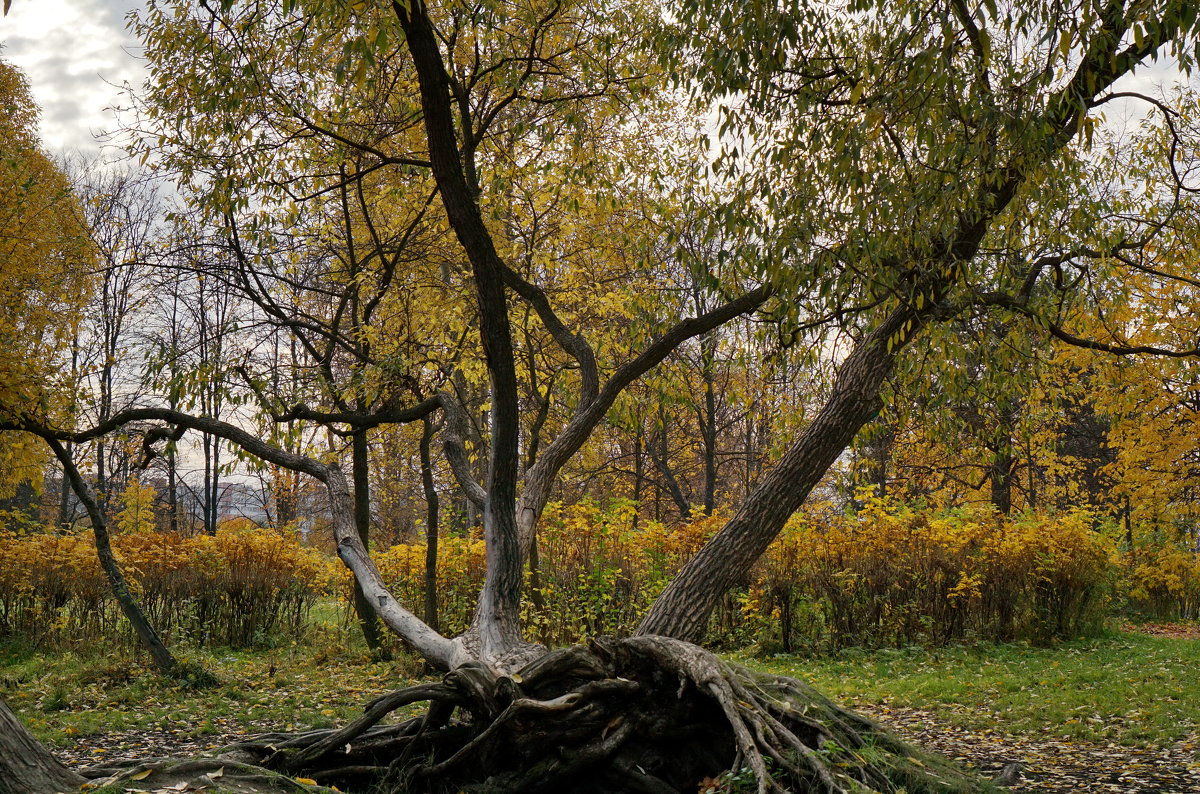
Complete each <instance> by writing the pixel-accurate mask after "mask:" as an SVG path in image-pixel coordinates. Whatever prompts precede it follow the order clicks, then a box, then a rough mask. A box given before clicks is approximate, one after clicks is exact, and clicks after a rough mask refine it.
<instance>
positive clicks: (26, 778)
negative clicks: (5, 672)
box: [0, 700, 84, 794]
mask: <svg viewBox="0 0 1200 794" xmlns="http://www.w3.org/2000/svg"><path fill="white" fill-rule="evenodd" d="M0 737H3V740H0V771H2V772H3V774H2V775H0V794H30V792H52V791H73V790H75V789H78V788H79V786H80V785H81V784H82V783H83V782H84V780H83V778H82V777H80V776H79V775H77V774H76V773H74V772H72V771H71V770H69V769H67V768H66V767H65V766H63V765H62V763H61V762H60V761H58V760H57V759H56V758H55V757H54V756H52V755H51V754H50V753H49V752H47V751H46V748H45V747H43V746H42V745H41V744H39V743H38V741H37V740H36V739H34V738H33V737H32V736H30V735H29V731H27V730H25V726H24V725H22V724H21V722H20V721H19V720H18V719H17V718H16V716H15V715H14V714H13V713H12V711H11V710H10V709H9V708H8V705H7V704H5V702H4V701H3V700H0Z"/></svg>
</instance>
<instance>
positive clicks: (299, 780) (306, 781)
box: [296, 777, 317, 786]
mask: <svg viewBox="0 0 1200 794" xmlns="http://www.w3.org/2000/svg"><path fill="white" fill-rule="evenodd" d="M296 782H297V783H303V784H304V785H306V786H315V785H317V781H315V780H313V779H312V778H311V777H298V778H296Z"/></svg>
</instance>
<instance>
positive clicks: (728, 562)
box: [638, 309, 920, 642]
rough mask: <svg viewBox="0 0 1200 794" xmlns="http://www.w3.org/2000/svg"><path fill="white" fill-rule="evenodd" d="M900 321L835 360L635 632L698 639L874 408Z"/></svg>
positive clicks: (903, 318) (905, 317)
mask: <svg viewBox="0 0 1200 794" xmlns="http://www.w3.org/2000/svg"><path fill="white" fill-rule="evenodd" d="M907 322H913V323H919V322H920V320H919V318H917V317H915V316H914V313H913V312H911V311H908V310H905V309H901V310H898V311H896V312H894V313H893V314H892V315H891V316H889V317H888V318H887V319H886V320H885V321H884V322H883V323H882V324H881V325H880V326H879V327H878V328H877V329H875V330H874V331H873V332H871V333H870V334H868V335H867V336H866V337H865V338H864V339H863V340H862V341H861V342H859V344H858V345H857V346H856V347H855V349H854V351H853V352H852V353H851V354H850V356H849V357H848V358H847V359H846V361H845V362H844V363H843V364H842V366H841V369H840V370H839V372H838V377H837V380H836V382H835V383H834V387H833V393H832V394H831V395H830V397H829V401H828V402H827V403H826V404H825V407H824V408H822V409H821V412H820V413H819V414H818V415H817V417H816V419H815V420H813V423H812V424H811V425H809V426H808V428H807V429H805V431H804V432H803V433H802V434H801V435H800V437H799V438H798V439H797V440H796V441H795V443H793V444H792V446H791V447H790V448H789V449H788V450H787V452H786V453H784V456H783V458H782V459H781V460H780V461H779V463H778V464H776V466H775V468H774V469H772V470H771V471H770V473H768V474H767V475H766V476H765V477H763V478H762V479H761V480H760V482H759V484H758V486H757V487H756V488H755V489H754V491H753V492H752V493H751V494H750V495H749V496H748V497H747V498H746V499H745V501H744V502H743V503H742V506H741V509H739V510H738V512H737V514H736V515H735V516H734V517H733V518H732V519H731V520H730V521H729V523H728V524H726V525H725V526H724V527H723V528H722V529H721V531H720V532H718V533H717V534H716V535H715V536H714V537H713V538H712V540H710V541H709V542H708V543H707V544H706V545H705V546H704V547H703V548H702V549H701V550H700V551H699V552H698V553H697V554H696V556H695V557H693V558H692V559H691V560H690V561H689V562H688V563H687V564H686V565H685V566H684V567H683V568H682V570H680V572H679V573H678V574H677V575H676V576H675V578H674V579H672V580H671V583H670V585H669V586H668V587H667V589H666V590H664V591H663V593H662V595H660V596H659V598H658V599H657V600H656V601H655V602H654V605H653V606H652V607H651V609H650V612H649V613H648V614H647V615H646V617H645V618H644V619H643V620H642V623H641V625H640V626H639V627H638V634H658V635H663V636H667V637H676V638H678V639H685V640H690V641H692V642H696V641H698V640H699V639H700V638H701V637H702V636H703V634H704V630H705V628H706V627H707V625H708V617H709V615H710V614H711V613H712V610H713V608H714V607H716V605H717V602H718V601H719V600H720V599H721V597H722V596H723V595H724V594H725V593H726V592H728V590H729V589H730V588H731V587H733V586H734V585H735V584H737V583H738V582H739V581H741V580H743V579H744V578H745V577H746V576H747V575H748V574H749V572H750V568H751V567H752V566H753V565H754V563H755V562H756V561H757V560H758V558H759V557H761V556H762V554H763V553H764V552H765V551H766V550H767V546H769V545H770V543H771V541H772V540H774V539H775V537H776V536H777V535H778V534H779V532H780V530H782V529H783V526H784V524H785V523H787V520H788V518H789V517H791V515H792V513H794V512H796V510H797V509H799V507H800V505H802V504H803V503H804V500H805V499H806V498H807V497H808V494H809V492H811V491H812V489H813V488H814V487H815V486H816V484H817V483H818V482H820V480H821V478H822V477H824V476H825V472H826V471H828V470H829V467H830V466H832V465H833V463H834V462H835V461H836V460H837V459H838V456H839V455H841V454H842V452H844V451H845V449H846V447H847V446H849V444H850V442H851V441H852V440H853V438H854V436H855V435H856V434H857V433H858V431H859V429H860V428H861V427H862V426H863V425H864V424H866V423H867V422H868V421H870V420H871V419H872V418H873V417H874V416H875V415H876V414H877V413H878V412H879V409H880V407H881V401H880V396H879V395H880V389H881V388H882V385H883V381H884V378H886V377H887V375H888V373H890V372H891V371H892V366H893V364H894V363H895V360H896V355H897V353H898V352H899V349H900V347H901V345H899V344H895V342H894V339H895V334H896V332H897V329H900V328H903V327H904V325H905V323H907ZM909 338H911V335H910V337H909ZM889 339H891V340H893V342H892V343H891V344H889Z"/></svg>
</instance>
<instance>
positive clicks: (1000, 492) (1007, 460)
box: [988, 452, 1017, 516]
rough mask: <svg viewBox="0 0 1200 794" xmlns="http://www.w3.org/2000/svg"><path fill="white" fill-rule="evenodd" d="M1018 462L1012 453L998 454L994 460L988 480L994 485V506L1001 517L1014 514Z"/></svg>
mask: <svg viewBox="0 0 1200 794" xmlns="http://www.w3.org/2000/svg"><path fill="white" fill-rule="evenodd" d="M1016 465H1017V460H1016V458H1014V457H1013V456H1012V454H1011V453H1007V452H997V453H995V456H994V457H993V458H992V465H991V469H990V471H989V472H988V478H989V479H990V480H991V483H992V489H991V490H992V504H993V505H994V506H995V507H996V510H998V511H999V512H1000V514H1001V515H1005V516H1006V515H1008V514H1009V513H1011V512H1012V487H1013V474H1014V473H1015V471H1016Z"/></svg>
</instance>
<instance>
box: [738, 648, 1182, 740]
mask: <svg viewBox="0 0 1200 794" xmlns="http://www.w3.org/2000/svg"><path fill="white" fill-rule="evenodd" d="M737 661H740V662H742V663H745V664H748V665H749V666H751V667H753V668H756V669H760V670H769V671H771V672H774V673H780V674H783V675H790V676H796V677H800V678H804V679H806V680H808V681H811V682H812V683H813V684H814V685H815V686H816V687H818V688H819V689H821V690H822V691H823V692H825V693H826V694H827V695H829V696H830V697H832V698H834V699H835V700H839V701H842V702H846V703H849V704H851V705H854V704H859V705H890V706H896V707H909V708H915V709H921V710H925V711H929V712H931V713H932V714H934V715H935V716H936V719H938V720H939V721H945V722H946V723H949V724H953V725H957V726H960V727H963V728H966V729H969V730H974V731H984V730H995V731H999V732H1001V733H1009V734H1014V735H1024V736H1029V737H1042V738H1057V739H1064V740H1075V741H1088V742H1099V743H1102V744H1109V743H1116V744H1122V745H1129V746H1139V747H1155V746H1164V745H1167V744H1170V743H1172V742H1174V741H1176V740H1179V739H1182V738H1184V737H1187V736H1195V735H1196V733H1197V731H1198V730H1200V699H1198V698H1197V697H1196V693H1197V692H1200V641H1197V640H1185V639H1172V638H1167V637H1152V636H1146V635H1142V634H1134V633H1126V632H1121V633H1114V634H1111V635H1109V636H1106V637H1103V638H1099V639H1094V640H1078V641H1072V642H1066V643H1062V644H1059V645H1055V646H1053V647H1049V648H1039V647H1031V646H1029V645H1025V644H1015V645H979V646H968V647H950V648H939V649H924V648H909V649H900V650H879V651H870V652H867V651H862V650H856V649H851V650H848V651H845V652H843V653H841V654H839V655H837V656H834V657H826V658H801V657H791V656H788V657H784V656H780V657H775V658H772V659H767V660H762V659H737Z"/></svg>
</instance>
